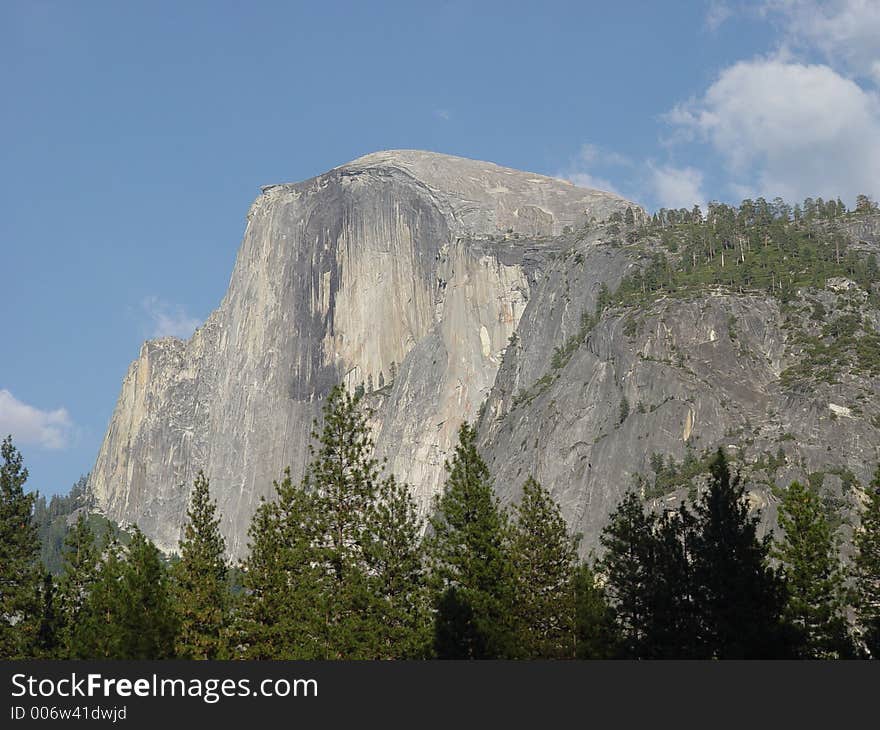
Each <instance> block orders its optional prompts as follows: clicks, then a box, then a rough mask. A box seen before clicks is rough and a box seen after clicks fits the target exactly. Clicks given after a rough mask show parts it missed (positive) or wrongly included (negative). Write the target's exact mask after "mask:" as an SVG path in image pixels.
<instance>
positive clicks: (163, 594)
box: [119, 528, 177, 659]
mask: <svg viewBox="0 0 880 730" xmlns="http://www.w3.org/2000/svg"><path fill="white" fill-rule="evenodd" d="M121 580H122V600H123V603H122V606H121V611H120V614H119V616H120V619H121V624H122V625H121V629H122V632H121V633H122V656H121V657H120V658H124V659H170V658H172V657H173V656H174V642H175V635H176V632H177V618H176V616H175V613H174V609H173V605H172V602H171V591H170V586H169V580H168V571H167V569H166V567H165V564H164V563H163V562H162V556H161V554H160V553H159V550H158V548H157V547H156V546H155V545H154V544H153V543H152V542H151V541H150V540H148V539H147V538H146V536H145V535H144V534H143V533H142V532H141V531H140V530H139V529H138V528H134V535H133V536H132V539H131V542H130V543H129V545H128V551H127V555H126V559H125V562H124V564H123V569H122V575H121Z"/></svg>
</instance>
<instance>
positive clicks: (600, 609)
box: [574, 563, 620, 659]
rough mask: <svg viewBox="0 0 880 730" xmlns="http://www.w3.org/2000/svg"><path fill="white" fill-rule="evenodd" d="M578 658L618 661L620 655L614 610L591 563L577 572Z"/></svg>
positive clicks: (576, 617)
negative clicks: (616, 659)
mask: <svg viewBox="0 0 880 730" xmlns="http://www.w3.org/2000/svg"><path fill="white" fill-rule="evenodd" d="M574 584H575V642H576V643H575V657H576V658H577V659H615V658H617V657H618V656H619V655H620V638H619V636H618V634H617V627H616V626H615V624H614V611H613V610H612V609H611V606H609V605H608V601H607V600H606V598H605V591H604V590H603V589H602V586H601V585H600V584H599V581H598V580H597V577H596V574H595V572H594V571H593V569H592V568H591V567H590V565H589V563H581V564H580V565H579V566H578V569H577V572H576V573H575V579H574Z"/></svg>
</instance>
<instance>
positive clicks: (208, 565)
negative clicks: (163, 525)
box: [173, 471, 229, 659]
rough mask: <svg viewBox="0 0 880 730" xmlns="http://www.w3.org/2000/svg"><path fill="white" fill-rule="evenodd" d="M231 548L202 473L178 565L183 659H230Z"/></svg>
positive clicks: (176, 594) (180, 653)
mask: <svg viewBox="0 0 880 730" xmlns="http://www.w3.org/2000/svg"><path fill="white" fill-rule="evenodd" d="M225 552H226V541H225V540H224V539H223V535H222V534H221V533H220V519H219V518H218V517H217V505H216V503H215V502H214V501H213V500H212V499H211V494H210V485H209V482H208V478H207V477H206V476H205V474H204V473H203V472H201V471H200V472H199V473H198V475H197V476H196V478H195V481H194V482H193V492H192V496H191V497H190V506H189V509H188V510H187V524H186V527H185V528H184V535H183V540H181V542H180V554H181V556H180V561H179V562H178V563H177V564H175V566H174V568H173V579H174V583H173V585H174V591H173V593H174V605H175V607H176V610H177V614H178V620H179V624H180V629H179V632H178V634H177V644H176V647H175V650H176V653H177V656H178V657H180V658H182V659H219V658H224V654H225V649H224V640H225V638H226V627H227V619H228V611H229V593H228V590H227V587H226V574H227V567H226V560H225V556H224V554H225Z"/></svg>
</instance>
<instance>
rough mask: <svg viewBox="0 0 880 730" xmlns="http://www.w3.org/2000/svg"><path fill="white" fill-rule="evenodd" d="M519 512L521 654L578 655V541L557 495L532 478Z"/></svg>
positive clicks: (515, 541) (515, 529)
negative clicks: (567, 524)
mask: <svg viewBox="0 0 880 730" xmlns="http://www.w3.org/2000/svg"><path fill="white" fill-rule="evenodd" d="M514 513H515V519H514V521H513V524H512V540H511V554H512V559H513V572H514V590H515V592H516V601H515V603H514V606H513V608H514V624H515V628H516V632H517V654H518V656H521V657H524V658H528V659H571V658H574V655H575V643H576V637H575V619H576V617H575V574H576V572H577V567H578V559H577V541H576V540H574V539H573V538H572V537H571V535H570V534H569V533H568V528H567V526H566V524H565V520H564V519H563V517H562V514H561V512H560V511H559V506H558V505H557V504H556V502H555V501H554V499H553V497H551V496H550V493H549V492H548V491H547V490H546V489H544V488H543V487H541V485H540V484H538V483H537V482H536V481H535V480H534V479H532V478H529V479H528V480H527V481H526V483H525V484H524V485H523V496H522V500H521V501H520V503H519V504H518V505H517V506H516V507H515V508H514Z"/></svg>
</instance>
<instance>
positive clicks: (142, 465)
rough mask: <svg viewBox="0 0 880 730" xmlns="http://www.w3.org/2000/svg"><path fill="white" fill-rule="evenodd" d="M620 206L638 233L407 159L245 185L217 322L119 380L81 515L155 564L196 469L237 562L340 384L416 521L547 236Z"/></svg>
mask: <svg viewBox="0 0 880 730" xmlns="http://www.w3.org/2000/svg"><path fill="white" fill-rule="evenodd" d="M628 207H632V208H634V209H635V213H636V215H637V216H638V217H639V218H640V219H641V218H642V217H643V212H642V211H641V210H640V209H639V208H637V207H636V206H632V204H630V203H628V202H627V201H624V200H622V199H620V198H618V197H616V196H613V195H610V194H607V193H602V192H598V191H591V190H585V189H581V188H577V187H575V186H573V185H571V184H570V183H567V182H564V181H561V180H555V179H552V178H547V177H543V176H539V175H534V174H531V173H524V172H519V171H516V170H510V169H507V168H502V167H498V166H496V165H492V164H490V163H484V162H476V161H473V160H465V159H462V158H455V157H450V156H447V155H439V154H435V153H427V152H418V151H389V152H381V153H375V154H372V155H367V156H366V157H363V158H360V159H359V160H355V161H354V162H351V163H349V164H347V165H343V166H341V167H338V168H336V169H334V170H331V171H329V172H328V173H325V174H324V175H320V176H318V177H316V178H313V179H311V180H307V181H305V182H302V183H296V184H285V185H271V186H266V187H264V188H263V193H262V195H260V196H259V197H258V198H257V200H256V201H255V202H254V204H253V205H252V206H251V209H250V211H249V213H248V225H247V229H246V231H245V235H244V240H243V242H242V245H241V249H240V251H239V254H238V258H237V261H236V264H235V268H234V271H233V273H232V277H231V280H230V284H229V289H228V291H227V294H226V296H225V297H224V299H223V301H222V302H221V304H220V306H219V308H218V309H217V310H216V311H215V312H214V313H213V314H212V315H211V316H210V317H209V319H208V321H207V322H206V323H205V325H204V326H202V327H200V328H199V329H198V330H197V331H196V333H195V334H194V335H193V337H192V338H191V339H190V340H188V341H186V342H183V341H180V340H176V339H173V338H164V339H160V340H154V341H150V342H147V343H145V344H144V346H143V347H142V349H141V352H140V355H139V357H138V359H137V360H136V361H135V362H134V363H132V365H131V367H130V368H129V371H128V373H127V375H126V377H125V379H124V381H123V384H122V390H121V393H120V396H119V400H118V403H117V406H116V409H115V411H114V413H113V416H112V418H111V422H110V425H109V428H108V431H107V434H106V436H105V439H104V442H103V444H102V446H101V450H100V453H99V455H98V459H97V462H96V464H95V468H94V469H93V470H92V473H91V478H90V482H89V488H90V491H91V493H92V494H93V495H94V498H95V499H96V501H97V504H98V506H99V508H100V509H102V510H103V511H104V512H105V513H106V514H107V516H108V517H111V518H112V519H115V520H117V521H119V522H122V523H137V524H139V525H140V527H141V528H142V529H143V530H144V531H145V532H146V534H147V535H149V536H150V537H152V538H153V539H154V540H156V542H157V544H159V545H160V546H161V547H163V548H165V549H173V548H174V547H175V546H176V543H177V540H178V538H179V535H180V530H181V525H182V521H183V518H184V514H185V508H186V503H187V499H188V495H189V488H190V485H191V483H192V479H193V477H194V476H195V474H196V472H197V471H198V470H199V469H204V470H205V472H206V474H207V475H208V476H209V477H210V479H211V484H212V491H213V493H214V494H215V495H216V497H217V499H218V502H219V507H220V511H221V513H222V514H223V524H222V529H223V531H224V533H225V535H226V537H227V543H228V545H229V547H230V550H231V552H232V554H233V555H236V556H240V555H242V554H243V553H244V552H245V550H246V539H247V538H246V532H247V527H248V524H249V520H250V517H251V515H252V513H253V511H254V509H255V508H256V506H257V505H258V503H259V500H260V498H261V497H263V496H269V495H270V494H271V493H272V480H273V479H275V478H277V477H278V475H279V474H280V473H281V470H282V469H283V468H284V467H285V466H287V465H290V466H291V467H292V472H293V474H294V476H297V475H298V474H300V473H301V471H302V469H303V466H304V464H305V461H306V459H307V455H308V451H307V449H308V444H309V432H310V429H311V423H312V420H313V419H314V418H315V417H316V416H317V415H318V414H319V413H320V408H321V401H322V398H323V397H324V396H325V395H326V393H327V392H328V390H329V389H330V387H332V385H333V384H334V383H336V382H339V381H340V380H343V381H345V382H346V383H347V384H348V385H349V387H351V388H356V387H358V386H363V387H364V388H365V389H366V390H367V391H369V392H371V396H370V398H371V401H372V402H373V404H374V406H375V407H376V420H375V424H374V425H375V428H376V431H377V449H378V451H379V453H380V455H382V456H385V457H387V458H388V459H389V464H390V466H391V468H392V469H393V470H394V471H395V473H396V474H397V475H398V476H399V477H400V478H402V479H404V480H406V481H407V482H408V483H410V484H411V485H412V486H413V489H414V492H415V494H416V496H417V498H418V501H419V504H420V505H421V507H422V508H423V509H427V507H428V504H429V502H430V498H431V496H432V495H433V494H434V493H435V492H436V491H437V489H438V488H439V486H440V484H441V483H442V478H443V462H444V459H445V456H446V453H447V452H448V450H449V447H450V445H451V443H452V442H453V440H454V438H455V433H456V430H457V428H458V425H459V424H460V423H461V422H462V420H464V419H473V418H474V417H475V416H476V413H477V409H478V408H479V406H480V404H481V403H482V402H483V400H484V399H485V396H486V394H487V393H488V392H489V389H490V388H491V387H492V385H493V383H494V381H495V374H496V372H497V370H498V367H499V365H500V362H501V358H502V354H503V351H504V349H505V347H506V346H507V342H508V338H509V337H510V336H511V335H512V334H513V332H514V330H515V329H516V327H517V324H518V322H519V319H520V316H521V315H522V312H523V310H524V309H525V307H526V304H527V302H528V300H529V298H530V296H531V293H532V291H533V290H534V289H535V288H536V287H537V286H538V285H539V281H538V280H539V277H540V267H541V265H543V263H542V262H545V261H546V255H547V253H548V252H549V251H552V250H553V249H554V248H555V247H556V246H557V243H556V239H554V238H552V237H553V236H558V235H560V234H561V233H563V231H565V230H568V229H571V228H578V227H580V226H582V225H584V224H585V223H587V222H588V221H589V220H591V219H605V218H607V217H609V216H610V215H612V214H614V213H615V212H616V213H623V212H624V211H625V210H626V209H627V208H628ZM372 391H376V392H375V394H372Z"/></svg>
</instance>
